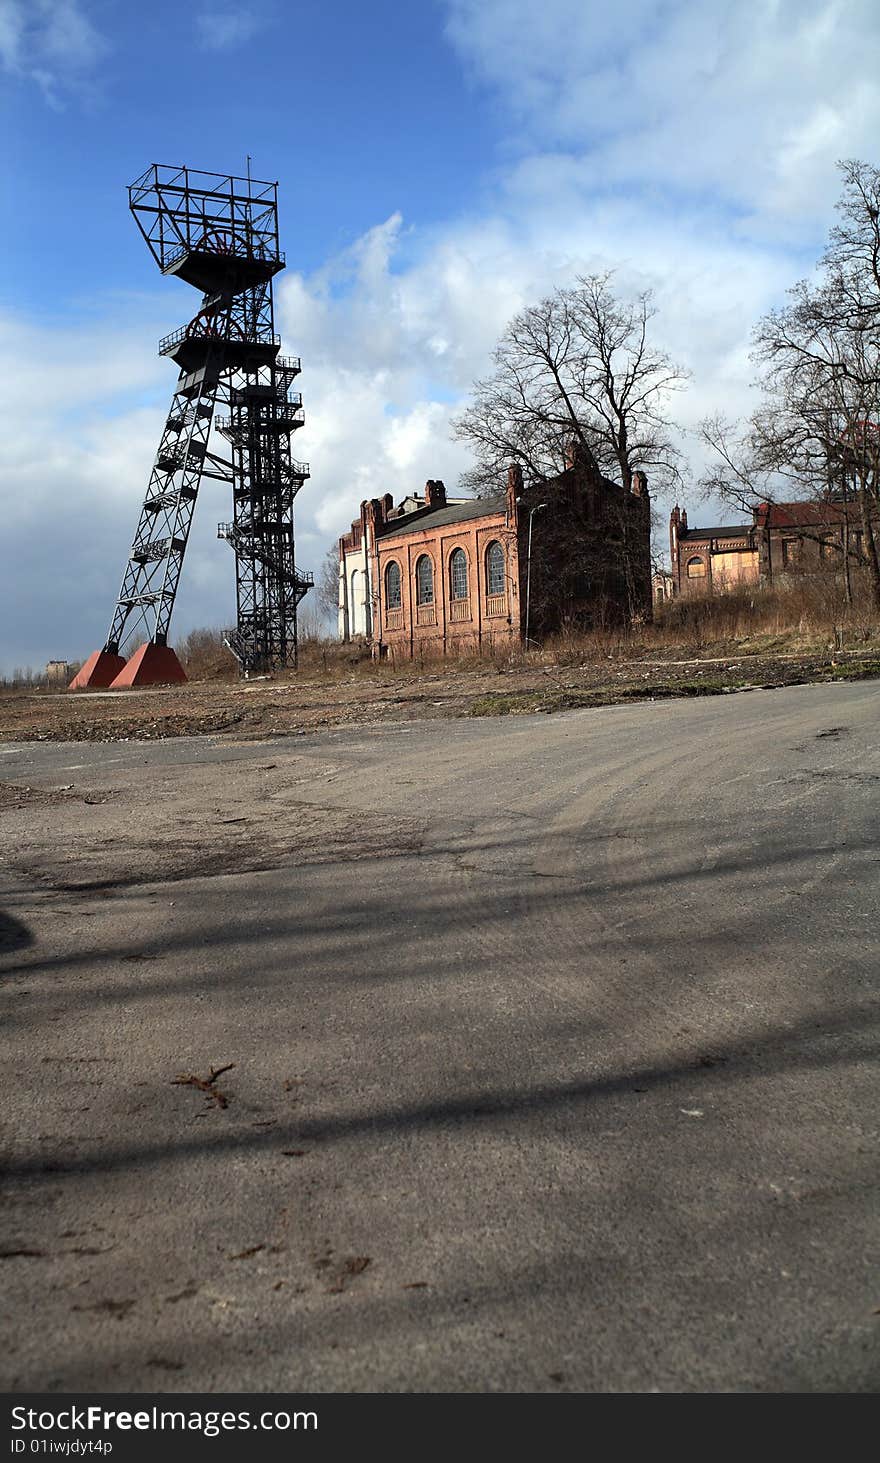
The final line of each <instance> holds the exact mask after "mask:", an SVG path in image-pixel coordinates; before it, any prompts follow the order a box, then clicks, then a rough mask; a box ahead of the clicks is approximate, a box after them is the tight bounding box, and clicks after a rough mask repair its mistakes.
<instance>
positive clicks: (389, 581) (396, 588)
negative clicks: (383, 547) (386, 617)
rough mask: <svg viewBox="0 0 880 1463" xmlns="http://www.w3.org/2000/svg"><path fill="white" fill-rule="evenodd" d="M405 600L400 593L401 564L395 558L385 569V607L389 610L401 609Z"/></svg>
mask: <svg viewBox="0 0 880 1463" xmlns="http://www.w3.org/2000/svg"><path fill="white" fill-rule="evenodd" d="M402 603H403V600H402V599H401V594H400V565H399V564H395V562H394V560H393V559H392V560H391V563H390V564H389V565H388V568H387V569H386V570H385V608H386V609H388V610H399V609H400V606H401V604H402Z"/></svg>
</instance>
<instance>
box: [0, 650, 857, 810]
mask: <svg viewBox="0 0 880 1463" xmlns="http://www.w3.org/2000/svg"><path fill="white" fill-rule="evenodd" d="M877 676H880V659H878V655H877V651H876V649H873V650H866V651H864V652H856V651H839V652H832V651H830V650H828V651H826V652H825V653H797V652H788V653H779V652H761V651H757V652H752V653H746V654H743V653H742V652H737V653H734V654H731V655H723V654H721V655H719V654H717V653H715V654H712V655H708V654H707V655H700V656H693V655H692V656H687V654H682V652H681V651H672V652H670V653H669V654H668V655H664V656H659V655H658V656H653V657H651V658H645V657H644V656H643V655H642V656H639V657H637V658H636V657H634V658H629V659H624V658H620V657H619V656H603V657H600V658H595V659H592V660H590V661H588V662H584V663H582V664H574V665H544V664H540V663H537V662H536V663H534V664H526V665H518V666H513V667H501V668H497V667H495V666H494V665H491V664H485V665H476V666H474V665H467V666H461V665H449V666H440V667H435V668H432V669H431V670H427V669H426V670H424V671H422V672H417V671H415V670H414V671H413V672H412V673H407V672H405V671H401V670H394V669H388V668H386V667H384V666H383V667H375V668H374V667H372V666H369V665H368V666H363V665H361V666H359V667H357V668H355V669H352V670H351V671H349V672H341V673H340V672H338V671H334V672H328V673H326V674H322V673H321V672H320V671H317V672H315V671H309V672H306V673H303V674H301V675H292V676H285V677H283V678H278V679H257V680H253V681H249V682H240V683H237V684H229V683H228V682H217V681H191V682H189V683H188V684H187V685H184V686H164V687H150V688H149V689H144V690H140V691H138V690H133V691H97V692H89V691H79V692H73V693H70V692H50V691H45V690H31V691H4V692H0V740H5V741H19V742H20V741H89V742H116V741H126V740H129V739H134V740H138V741H143V740H153V739H157V738H164V737H178V736H198V735H204V734H212V735H218V734H221V735H222V734H224V733H228V734H230V735H234V736H235V737H236V738H237V739H245V740H249V739H251V738H255V739H261V738H265V737H271V736H274V735H278V736H290V735H291V734H296V733H297V732H300V731H302V732H307V731H313V730H315V729H316V728H318V727H323V726H342V725H345V724H351V723H358V724H364V723H385V722H391V721H413V720H436V719H442V718H452V717H460V716H493V715H505V714H517V713H526V712H536V711H538V712H540V711H544V712H552V711H559V710H565V709H567V708H570V707H576V706H597V705H616V704H619V703H622V702H626V701H631V700H652V699H659V698H661V697H668V696H700V695H714V694H721V693H724V692H728V693H729V692H732V691H745V690H753V689H755V688H756V687H759V686H760V687H775V686H786V685H798V684H801V683H804V682H809V681H822V680H838V679H843V680H851V679H862V678H867V677H877ZM2 796H3V793H2V789H0V800H2Z"/></svg>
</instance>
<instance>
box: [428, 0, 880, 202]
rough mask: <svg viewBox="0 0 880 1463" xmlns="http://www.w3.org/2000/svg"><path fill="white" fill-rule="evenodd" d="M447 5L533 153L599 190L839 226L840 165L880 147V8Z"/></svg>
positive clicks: (555, 2) (558, 0) (458, 40)
mask: <svg viewBox="0 0 880 1463" xmlns="http://www.w3.org/2000/svg"><path fill="white" fill-rule="evenodd" d="M447 4H448V13H449V20H448V34H449V36H450V39H451V41H452V42H453V44H454V45H455V46H456V48H457V49H458V51H459V52H460V54H461V56H462V58H463V59H464V61H465V62H466V64H467V65H468V66H469V68H470V69H471V70H472V71H473V73H474V74H475V75H476V76H477V77H478V78H479V79H480V80H481V81H483V82H485V83H488V84H489V85H490V86H491V87H492V88H493V90H494V91H495V93H496V96H497V98H498V101H499V104H500V105H501V106H502V107H503V108H504V109H505V111H506V113H507V114H508V115H509V116H510V117H511V118H513V119H515V121H516V123H517V125H518V126H519V128H520V134H519V137H518V144H519V147H520V149H521V150H522V151H523V152H524V153H525V154H527V155H528V154H529V153H531V152H533V151H543V150H546V149H562V150H564V151H567V152H569V153H571V154H573V155H574V156H577V157H579V158H581V159H583V160H584V162H585V163H587V164H588V166H589V172H590V177H591V183H592V187H593V188H594V189H603V188H604V189H613V190H614V191H615V192H617V191H619V190H621V189H622V188H628V189H632V188H641V189H646V190H649V191H650V190H653V189H656V190H658V192H659V193H660V195H661V196H662V194H663V193H664V192H665V193H666V194H667V196H668V195H669V194H673V195H674V196H675V197H676V198H680V199H685V200H691V201H692V202H696V201H702V202H703V203H705V202H706V196H707V195H708V201H709V202H710V204H711V206H712V207H717V208H723V207H725V206H726V207H728V208H731V209H733V210H736V211H737V212H744V213H745V214H747V215H748V217H749V218H750V219H751V220H754V219H755V218H756V217H757V218H758V220H759V225H760V227H762V228H763V229H770V228H771V227H773V228H783V229H785V228H787V227H788V225H789V224H790V221H791V219H792V217H793V216H796V217H797V218H798V219H803V218H808V219H810V218H815V217H816V215H817V214H818V216H819V218H820V220H821V221H822V223H823V224H824V221H825V219H826V218H827V213H828V204H827V199H828V196H829V189H830V190H831V192H832V193H833V190H834V163H835V160H836V159H837V158H838V157H839V156H841V155H842V154H843V155H854V156H859V155H865V154H869V153H870V151H871V149H872V148H873V147H874V146H875V145H876V142H875V139H876V137H877V133H878V127H880V89H878V87H877V85H876V75H877V66H878V62H880V44H878V42H880V19H878V11H877V6H876V4H875V0H746V3H744V0H714V3H712V4H708V5H707V4H705V3H703V0H678V3H658V0H618V3H617V4H615V5H613V6H604V5H603V6H599V5H584V4H583V0H545V3H543V4H542V5H540V6H535V5H533V4H532V3H531V0H447ZM685 206H688V205H687V204H685ZM799 226H800V225H799Z"/></svg>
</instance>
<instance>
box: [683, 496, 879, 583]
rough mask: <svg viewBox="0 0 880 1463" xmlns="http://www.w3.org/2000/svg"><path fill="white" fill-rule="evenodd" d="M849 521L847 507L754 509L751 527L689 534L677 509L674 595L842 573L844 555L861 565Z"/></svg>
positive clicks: (858, 541)
mask: <svg viewBox="0 0 880 1463" xmlns="http://www.w3.org/2000/svg"><path fill="white" fill-rule="evenodd" d="M847 513H849V521H848V518H847ZM854 519H855V509H854V507H853V505H852V504H850V505H848V508H847V506H846V505H844V504H842V503H834V502H830V503H817V502H799V503H759V504H758V506H757V507H756V509H755V511H754V514H753V517H752V522H751V523H741V524H735V525H733V526H732V527H731V526H728V527H715V528H689V527H688V521H687V512H686V511H685V510H684V509H682V508H679V507H678V505H677V504H676V506H675V508H673V510H672V516H671V518H670V520H669V551H670V556H671V560H672V577H673V581H674V586H675V593H676V594H679V595H691V596H693V595H706V594H724V593H726V592H728V591H730V590H732V589H737V588H741V587H745V586H748V585H754V584H758V583H761V582H768V581H769V580H771V579H773V578H775V577H777V576H784V575H789V574H795V573H805V572H818V571H820V570H829V569H830V570H835V569H841V568H842V566H843V556H844V553H845V552H847V553H848V554H849V558H850V562H851V563H853V564H857V563H860V562H864V546H863V536H862V532H861V528H860V527H856V526H855V524H854V522H853V520H854Z"/></svg>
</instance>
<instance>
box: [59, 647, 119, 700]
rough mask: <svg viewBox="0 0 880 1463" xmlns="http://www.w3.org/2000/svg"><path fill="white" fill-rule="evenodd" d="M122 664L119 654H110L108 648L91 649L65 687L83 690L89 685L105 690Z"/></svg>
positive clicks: (70, 689) (71, 689)
mask: <svg viewBox="0 0 880 1463" xmlns="http://www.w3.org/2000/svg"><path fill="white" fill-rule="evenodd" d="M124 665H125V661H124V660H123V658H122V656H121V655H111V654H110V652H109V650H93V651H92V654H91V655H90V656H89V658H88V660H87V661H86V663H85V665H84V666H81V667H80V669H79V670H78V671H77V673H76V675H75V676H74V678H73V680H72V681H71V683H70V685H69V686H68V688H67V689H68V691H84V690H85V688H86V686H91V688H92V689H93V690H101V691H105V690H106V689H107V687H108V686H110V685H112V684H113V682H114V681H115V679H116V677H117V676H118V675H119V672H120V671H121V670H122V668H123V666H124Z"/></svg>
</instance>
